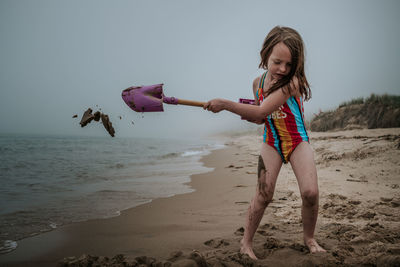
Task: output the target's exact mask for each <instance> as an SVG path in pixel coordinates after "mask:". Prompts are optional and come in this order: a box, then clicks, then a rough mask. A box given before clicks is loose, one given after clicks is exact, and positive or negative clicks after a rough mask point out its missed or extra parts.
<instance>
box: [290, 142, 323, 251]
mask: <svg viewBox="0 0 400 267" xmlns="http://www.w3.org/2000/svg"><path fill="white" fill-rule="evenodd" d="M290 164H291V165H292V169H293V172H294V174H295V175H296V178H297V182H298V184H299V188H300V194H301V198H302V201H303V204H302V208H301V216H302V220H303V231H304V244H305V245H306V246H307V247H308V248H309V249H310V252H312V253H313V252H325V250H324V249H323V248H322V247H320V246H319V245H318V243H317V241H315V239H314V230H315V225H316V223H317V217H318V200H319V192H318V178H317V169H316V167H315V162H314V153H313V150H312V148H311V146H310V144H309V143H307V142H302V143H300V144H299V145H298V146H297V147H296V149H295V150H294V151H293V153H292V155H291V156H290Z"/></svg>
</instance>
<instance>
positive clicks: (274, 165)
mask: <svg viewBox="0 0 400 267" xmlns="http://www.w3.org/2000/svg"><path fill="white" fill-rule="evenodd" d="M261 157H262V159H263V163H264V166H265V169H262V170H261V171H260V175H259V177H258V185H257V188H256V194H255V196H254V197H253V199H252V200H251V203H250V207H249V209H248V214H247V218H246V226H245V230H244V235H243V239H242V240H241V241H240V244H241V248H240V252H241V253H244V254H247V255H249V256H250V258H252V259H257V257H256V256H255V255H254V252H253V245H252V243H253V237H254V234H255V232H256V230H257V228H258V225H259V224H260V221H261V219H262V217H263V215H264V211H265V208H266V207H267V206H268V204H269V203H270V202H271V200H272V197H273V195H274V190H275V184H276V179H277V178H278V174H279V171H280V169H281V166H282V159H281V157H280V155H279V154H278V152H277V151H276V150H275V149H274V148H273V147H271V146H269V145H267V144H265V143H263V144H262V146H261Z"/></svg>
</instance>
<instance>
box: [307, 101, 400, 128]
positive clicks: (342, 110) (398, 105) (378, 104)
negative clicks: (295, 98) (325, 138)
mask: <svg viewBox="0 0 400 267" xmlns="http://www.w3.org/2000/svg"><path fill="white" fill-rule="evenodd" d="M392 127H400V96H397V95H387V94H384V95H375V94H371V96H369V97H367V98H365V99H364V98H362V97H360V98H356V99H352V100H350V101H347V102H344V103H342V104H340V105H339V107H338V108H337V109H336V110H333V111H326V112H320V113H319V114H318V115H316V116H315V117H314V118H313V119H312V120H311V122H310V129H311V131H317V132H324V131H330V130H351V129H361V128H368V129H373V128H392Z"/></svg>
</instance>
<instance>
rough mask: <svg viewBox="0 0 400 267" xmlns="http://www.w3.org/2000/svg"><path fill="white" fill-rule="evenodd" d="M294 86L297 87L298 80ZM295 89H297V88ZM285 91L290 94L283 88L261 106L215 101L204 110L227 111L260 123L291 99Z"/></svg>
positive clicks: (267, 98)
mask: <svg viewBox="0 0 400 267" xmlns="http://www.w3.org/2000/svg"><path fill="white" fill-rule="evenodd" d="M294 84H295V85H297V80H296V82H295V83H294ZM292 85H293V81H292ZM295 87H296V89H297V86H295ZM284 91H286V92H288V90H283V89H282V88H281V89H280V90H276V91H275V92H273V93H272V94H270V95H269V96H268V97H266V98H265V99H264V101H263V102H262V104H261V105H260V106H255V105H248V104H242V103H236V102H233V101H230V100H227V99H213V100H211V101H208V102H207V103H206V104H205V105H204V107H203V108H204V109H207V110H209V111H212V112H214V113H217V112H220V111H222V110H227V111H230V112H232V113H235V114H237V115H240V116H242V117H244V118H247V119H248V120H252V121H259V120H263V119H265V117H266V116H268V115H270V114H271V113H272V112H274V111H275V110H277V109H278V108H279V107H280V106H282V105H283V104H284V103H285V102H286V101H287V100H288V99H289V97H290V95H289V94H288V93H285V92H284Z"/></svg>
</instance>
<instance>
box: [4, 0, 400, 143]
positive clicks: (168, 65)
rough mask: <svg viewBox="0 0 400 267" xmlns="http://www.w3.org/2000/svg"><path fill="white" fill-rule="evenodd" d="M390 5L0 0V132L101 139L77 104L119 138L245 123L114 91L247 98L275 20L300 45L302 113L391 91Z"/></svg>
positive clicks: (398, 64)
mask: <svg viewBox="0 0 400 267" xmlns="http://www.w3.org/2000/svg"><path fill="white" fill-rule="evenodd" d="M399 11H400V2H399V1H378V0H375V1H371V0H367V1H364V0H354V1H345V0H338V1H317V0H315V1H314V0H310V1H265V0H263V1H261V0H260V1H239V0H232V1H231V0H229V1H228V0H223V1H221V0H206V1H199V0H171V1H162V0H150V1H138V0H137V1H136V0H132V1H105V0H86V1H77V0H72V1H53V0H48V1H47V0H37V1H29V0H18V1H14V0H2V1H1V2H0V40H1V41H0V59H1V60H0V121H1V126H0V133H28V134H43V133H50V134H57V135H58V134H66V135H89V136H90V135H96V136H103V135H105V136H106V135H108V134H107V133H106V132H105V131H104V129H102V126H101V125H100V124H99V123H92V124H90V125H89V126H87V127H85V128H83V129H81V128H80V126H79V119H80V116H81V114H82V113H83V111H84V110H86V108H88V107H92V108H94V109H97V108H101V109H102V111H103V112H105V113H108V114H109V115H110V119H111V121H112V122H113V125H114V128H115V130H116V135H117V136H124V137H129V136H131V137H178V138H183V137H201V136H204V135H207V134H210V133H215V132H221V131H225V130H237V129H245V128H246V127H249V126H250V124H249V123H247V122H244V121H241V120H240V119H239V118H238V117H237V116H236V115H233V114H230V113H227V112H222V113H220V114H213V113H209V112H206V111H203V110H202V109H200V108H195V107H184V106H165V111H164V112H162V113H145V114H143V115H142V114H138V113H135V112H133V111H131V110H130V109H129V108H128V107H127V106H126V105H125V104H124V103H123V102H122V99H121V91H122V90H123V89H125V88H127V87H129V86H132V85H149V84H157V83H164V92H165V94H166V95H168V96H175V97H178V98H183V99H193V100H198V101H207V100H209V99H212V98H216V97H224V98H228V99H231V100H235V101H236V100H238V99H239V98H241V97H244V98H251V97H252V89H251V84H252V81H253V79H254V78H255V77H256V76H257V75H260V74H261V73H262V70H260V69H258V64H259V50H260V48H261V44H262V42H263V40H264V38H265V35H266V34H267V33H268V32H269V30H270V29H272V28H273V27H274V26H276V25H283V26H289V27H293V28H295V29H296V30H298V31H299V33H300V34H301V35H302V37H303V39H304V42H305V45H306V51H307V54H306V75H307V77H308V79H309V82H310V84H311V86H312V88H311V89H312V92H313V98H312V99H311V101H309V102H307V103H306V104H305V109H306V117H307V119H310V118H311V117H312V114H313V113H317V112H318V111H319V110H320V109H321V110H327V109H332V108H335V107H336V106H338V105H339V104H340V103H342V102H344V101H347V100H350V99H352V98H355V97H367V96H369V95H370V94H371V93H376V94H383V93H389V94H397V95H398V94H400V86H399V84H400V75H399V69H400V53H399V51H398V48H399V47H400V28H399V25H400V17H399V16H398V14H399ZM96 105H98V107H96ZM74 114H78V116H79V117H78V118H76V119H73V118H72V116H73V115H74ZM119 116H122V120H120V119H119ZM132 121H133V122H134V124H132Z"/></svg>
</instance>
